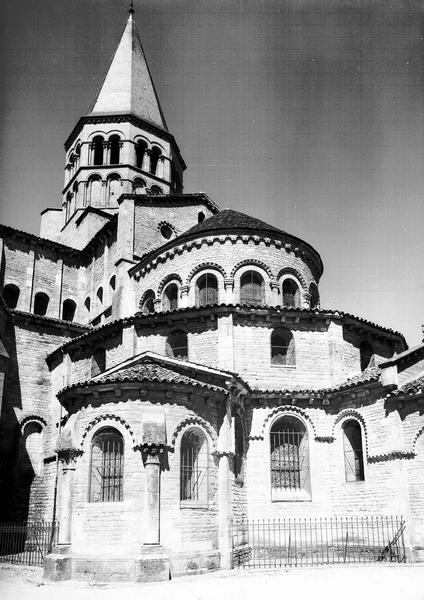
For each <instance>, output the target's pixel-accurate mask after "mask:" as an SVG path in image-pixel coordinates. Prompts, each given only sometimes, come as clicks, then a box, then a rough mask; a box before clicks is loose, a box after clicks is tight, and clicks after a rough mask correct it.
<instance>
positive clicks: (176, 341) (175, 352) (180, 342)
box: [166, 329, 188, 360]
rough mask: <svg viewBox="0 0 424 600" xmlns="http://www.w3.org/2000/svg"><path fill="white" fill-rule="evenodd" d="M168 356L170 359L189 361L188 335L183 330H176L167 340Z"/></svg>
mask: <svg viewBox="0 0 424 600" xmlns="http://www.w3.org/2000/svg"><path fill="white" fill-rule="evenodd" d="M166 355H167V356H169V357H170V358H179V359H180V360H188V344H187V334H186V332H185V331H183V330H182V329H174V331H171V332H170V334H169V335H168V337H167V339H166Z"/></svg>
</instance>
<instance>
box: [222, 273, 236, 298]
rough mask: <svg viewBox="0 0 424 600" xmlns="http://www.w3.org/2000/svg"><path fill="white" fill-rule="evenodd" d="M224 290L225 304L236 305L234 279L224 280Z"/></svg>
mask: <svg viewBox="0 0 424 600" xmlns="http://www.w3.org/2000/svg"><path fill="white" fill-rule="evenodd" d="M224 289H225V299H224V302H225V304H234V279H233V277H228V278H227V279H224Z"/></svg>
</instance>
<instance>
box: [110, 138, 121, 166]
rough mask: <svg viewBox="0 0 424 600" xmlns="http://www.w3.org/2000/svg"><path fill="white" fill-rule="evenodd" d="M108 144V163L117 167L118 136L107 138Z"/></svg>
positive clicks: (119, 146)
mask: <svg viewBox="0 0 424 600" xmlns="http://www.w3.org/2000/svg"><path fill="white" fill-rule="evenodd" d="M109 144H110V150H109V162H110V164H111V165H118V164H119V154H120V148H121V140H120V138H119V135H111V136H110V138H109Z"/></svg>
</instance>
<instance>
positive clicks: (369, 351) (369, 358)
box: [359, 341, 374, 371]
mask: <svg viewBox="0 0 424 600" xmlns="http://www.w3.org/2000/svg"><path fill="white" fill-rule="evenodd" d="M359 353H360V357H361V371H365V369H368V367H372V366H373V362H374V360H373V359H374V349H373V347H372V346H371V344H370V343H369V342H365V341H364V342H361V343H360V345H359Z"/></svg>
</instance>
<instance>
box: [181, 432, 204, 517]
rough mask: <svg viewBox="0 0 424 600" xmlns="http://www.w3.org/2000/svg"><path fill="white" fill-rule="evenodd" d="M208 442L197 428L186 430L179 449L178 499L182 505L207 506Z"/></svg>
mask: <svg viewBox="0 0 424 600" xmlns="http://www.w3.org/2000/svg"><path fill="white" fill-rule="evenodd" d="M208 458H209V457H208V442H207V439H206V436H205V434H204V433H203V431H202V430H201V429H199V428H197V427H196V428H193V429H189V430H188V431H186V432H185V433H184V434H183V436H182V438H181V449H180V501H181V503H182V505H184V504H187V505H201V506H207V503H208V479H209V477H208V475H209V473H208V471H209V469H208Z"/></svg>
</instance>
